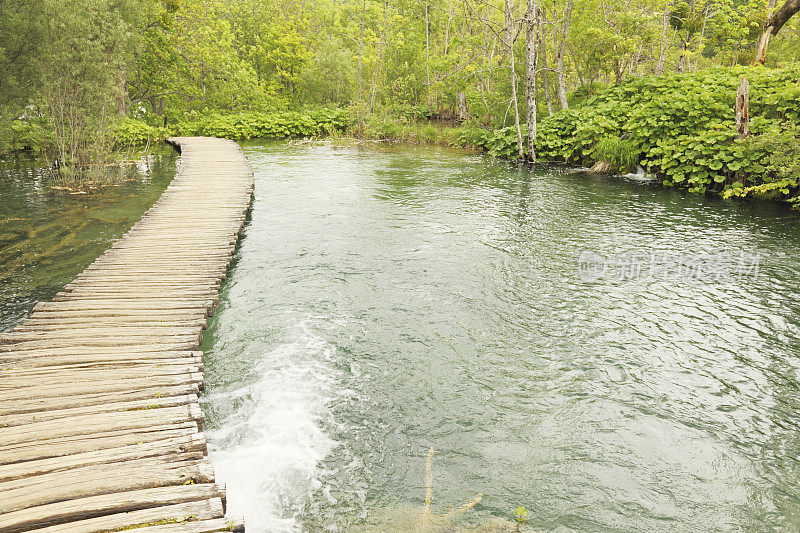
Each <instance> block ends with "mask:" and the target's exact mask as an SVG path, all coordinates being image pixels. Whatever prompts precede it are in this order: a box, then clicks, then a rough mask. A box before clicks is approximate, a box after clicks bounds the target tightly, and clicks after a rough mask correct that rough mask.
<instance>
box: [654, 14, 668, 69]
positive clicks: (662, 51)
mask: <svg viewBox="0 0 800 533" xmlns="http://www.w3.org/2000/svg"><path fill="white" fill-rule="evenodd" d="M670 7H672V2H671V0H668V1H667V2H665V3H664V16H663V18H662V20H661V45H660V47H659V50H658V62H657V63H656V72H655V73H656V76H661V75H663V74H664V61H665V59H666V57H667V47H668V46H669V43H668V42H667V41H668V39H667V29H668V28H669V12H670V9H669V8H670Z"/></svg>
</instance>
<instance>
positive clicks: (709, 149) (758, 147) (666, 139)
mask: <svg viewBox="0 0 800 533" xmlns="http://www.w3.org/2000/svg"><path fill="white" fill-rule="evenodd" d="M742 76H745V77H746V78H747V79H748V80H749V81H750V116H751V124H750V126H751V131H752V136H751V137H749V138H747V139H737V138H736V129H735V124H734V114H733V108H734V98H735V95H736V88H737V86H738V85H739V81H740V79H741V77H742ZM798 117H800V68H799V67H795V68H786V69H782V70H769V69H764V68H761V67H755V68H749V69H745V68H743V67H739V68H733V69H725V68H717V69H711V70H707V71H704V72H701V73H698V74H691V75H669V76H661V77H655V76H651V77H643V78H630V79H629V80H628V81H626V82H624V83H622V84H620V85H618V86H615V87H612V88H610V89H608V90H607V91H604V92H602V93H600V94H598V95H596V96H594V97H592V98H590V99H588V100H586V101H584V102H583V103H582V104H581V105H580V106H577V107H574V108H572V109H569V110H566V111H562V112H559V113H556V114H554V115H552V116H550V117H547V118H545V119H544V120H543V121H542V123H541V124H540V125H539V131H538V136H537V139H536V149H537V153H538V154H539V156H540V157H544V158H547V159H554V160H562V161H568V162H572V163H576V164H583V165H589V164H591V163H592V162H594V161H596V160H598V159H608V160H610V161H611V162H612V163H613V166H615V167H616V168H617V169H619V170H623V169H627V170H630V169H631V167H632V166H635V164H634V161H638V162H640V164H641V165H642V166H643V167H644V168H645V169H646V170H648V171H649V172H651V173H653V174H655V175H656V176H658V177H659V178H660V179H661V180H662V181H663V182H664V183H665V184H666V185H674V186H677V187H681V188H686V189H688V190H690V191H693V192H701V193H702V192H706V191H708V190H712V191H718V192H724V193H725V195H726V196H746V195H768V196H770V197H775V198H782V199H787V200H791V201H793V202H795V203H797V202H798V201H800V199H798V194H799V193H800V191H798V188H797V182H798V170H800V168H798V163H797V161H798V159H799V158H798V156H800V143H798V130H797V126H796V124H797V122H798ZM623 137H624V138H625V139H627V140H625V141H622V140H621V138H623ZM471 140H472V142H474V143H475V144H478V145H480V146H482V147H484V148H486V149H487V150H488V151H489V153H491V154H493V155H498V156H505V157H514V155H515V153H516V152H515V149H516V148H515V142H516V141H515V137H514V133H513V131H512V130H511V128H504V129H500V130H497V131H495V132H493V133H492V134H491V135H487V134H483V136H482V137H481V135H480V134H478V135H477V136H475V137H473V138H472V139H471Z"/></svg>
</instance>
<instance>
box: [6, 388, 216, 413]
mask: <svg viewBox="0 0 800 533" xmlns="http://www.w3.org/2000/svg"><path fill="white" fill-rule="evenodd" d="M148 385H149V384H147V383H138V384H137V386H136V387H134V388H132V389H126V390H122V391H111V392H106V391H104V392H95V393H88V394H76V395H72V396H59V395H52V396H47V397H42V398H26V397H25V396H24V395H23V396H22V397H20V398H18V399H15V400H5V401H0V415H3V416H6V415H16V414H20V413H33V412H39V411H45V410H47V411H52V412H57V411H58V410H59V409H73V408H78V407H85V406H90V405H101V404H111V403H114V402H129V401H139V400H147V401H148V402H150V401H152V400H154V399H156V398H170V397H174V396H179V397H180V396H185V395H197V394H198V393H199V392H200V388H199V386H198V384H197V383H184V384H180V385H175V386H170V387H165V386H161V385H156V386H148Z"/></svg>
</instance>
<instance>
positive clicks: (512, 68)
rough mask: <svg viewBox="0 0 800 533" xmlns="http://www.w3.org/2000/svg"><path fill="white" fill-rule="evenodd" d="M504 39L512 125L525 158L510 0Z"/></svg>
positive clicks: (514, 33) (518, 146)
mask: <svg viewBox="0 0 800 533" xmlns="http://www.w3.org/2000/svg"><path fill="white" fill-rule="evenodd" d="M505 7H506V9H505V12H506V29H507V33H506V41H507V43H506V44H507V46H508V65H509V68H510V73H511V99H512V104H513V106H514V126H515V128H516V130H517V153H518V156H519V158H520V159H525V148H524V145H523V142H522V128H520V125H519V103H518V102H517V72H516V66H515V64H514V41H515V37H516V32H515V31H514V29H515V28H514V17H513V12H512V11H513V7H512V6H511V0H506V5H505Z"/></svg>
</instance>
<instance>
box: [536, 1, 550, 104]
mask: <svg viewBox="0 0 800 533" xmlns="http://www.w3.org/2000/svg"><path fill="white" fill-rule="evenodd" d="M546 27H547V12H546V11H545V10H544V9H542V10H541V17H540V18H539V46H540V47H541V52H540V53H541V59H542V85H543V86H544V99H545V101H546V102H547V114H548V115H552V114H553V99H552V98H551V97H550V80H549V79H548V78H549V72H550V71H549V69H548V68H547V29H546Z"/></svg>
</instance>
